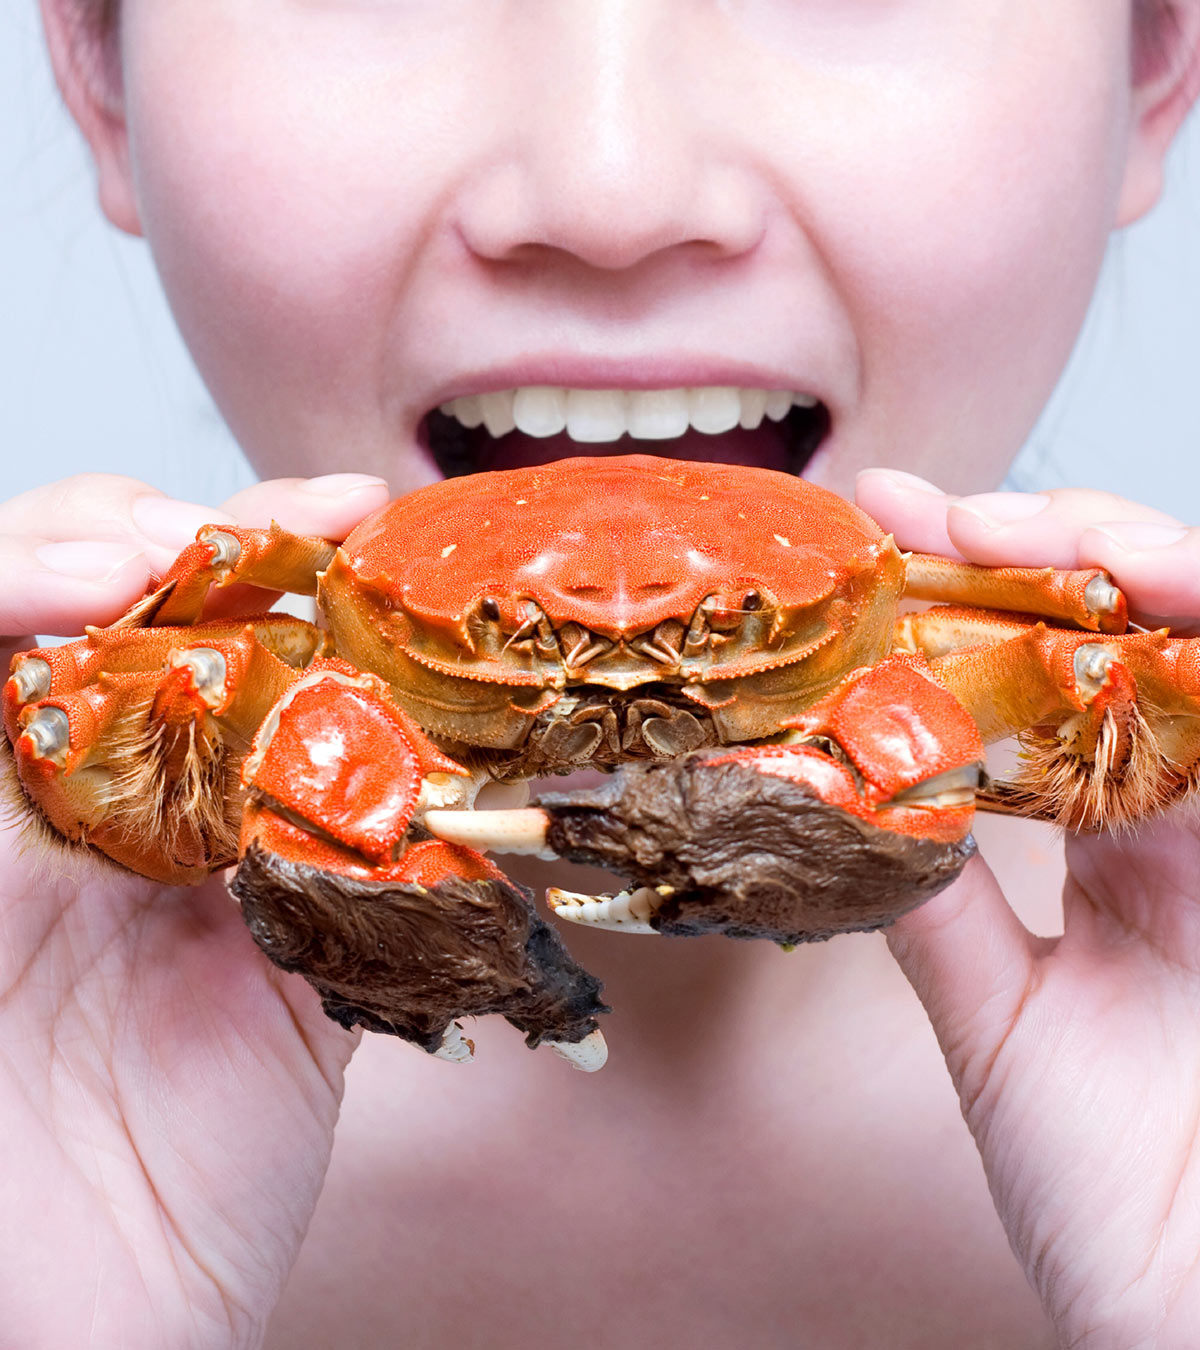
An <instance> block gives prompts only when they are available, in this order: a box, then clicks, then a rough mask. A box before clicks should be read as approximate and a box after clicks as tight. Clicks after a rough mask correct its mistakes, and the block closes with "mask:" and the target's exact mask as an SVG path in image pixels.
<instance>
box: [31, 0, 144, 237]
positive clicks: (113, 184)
mask: <svg viewBox="0 0 1200 1350" xmlns="http://www.w3.org/2000/svg"><path fill="white" fill-rule="evenodd" d="M41 9H42V23H43V24H44V26H45V30H46V44H47V46H48V48H49V51H50V61H51V64H52V65H53V67H54V76H55V79H56V80H57V81H58V87H59V91H60V92H61V94H62V96H63V101H64V102H65V103H66V105H67V108H68V110H69V111H70V113H71V116H72V117H73V118H74V119H75V122H76V124H77V125H78V127H79V129H80V131H81V132H82V133H83V136H84V139H85V140H86V141H87V143H88V145H89V146H90V147H91V151H92V158H93V159H94V161H95V164H96V176H97V191H98V195H99V199H100V208H101V210H102V211H103V212H104V214H105V215H106V216H107V217H108V219H109V220H110V221H112V223H113V224H114V225H116V226H117V227H118V229H122V230H125V231H126V232H127V233H128V234H141V232H142V228H141V221H140V219H139V216H138V208H137V198H136V194H135V192H134V187H133V174H132V168H131V164H130V158H129V136H128V128H127V125H126V121H125V103H124V98H123V95H122V88H121V64H120V55H119V51H118V38H117V24H116V19H115V18H114V17H113V9H114V7H113V6H112V5H110V4H106V3H99V2H98V0H41Z"/></svg>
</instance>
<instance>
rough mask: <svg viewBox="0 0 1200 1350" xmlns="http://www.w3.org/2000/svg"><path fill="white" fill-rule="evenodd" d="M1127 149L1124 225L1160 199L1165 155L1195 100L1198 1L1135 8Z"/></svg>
mask: <svg viewBox="0 0 1200 1350" xmlns="http://www.w3.org/2000/svg"><path fill="white" fill-rule="evenodd" d="M1134 8H1135V10H1136V9H1140V11H1141V13H1140V14H1139V15H1137V16H1135V19H1134V29H1135V31H1134V38H1133V46H1134V50H1133V57H1132V62H1131V65H1132V78H1133V98H1132V105H1131V109H1130V124H1129V148H1128V153H1127V157H1126V163H1125V179H1124V182H1123V184H1122V187H1121V196H1120V201H1119V205H1118V211H1117V221H1116V223H1117V225H1118V226H1121V225H1129V224H1132V223H1133V222H1134V221H1135V220H1138V219H1140V218H1141V217H1142V216H1144V215H1145V214H1146V212H1147V211H1149V210H1150V209H1151V207H1153V206H1154V204H1155V203H1156V202H1157V201H1158V199H1159V197H1160V195H1161V194H1162V186H1163V173H1164V164H1165V161H1166V156H1167V151H1168V150H1169V149H1170V147H1171V142H1172V141H1173V140H1174V138H1175V133H1176V132H1177V131H1178V130H1179V128H1180V126H1181V124H1182V123H1183V120H1184V118H1185V117H1186V116H1187V114H1188V111H1189V109H1190V108H1191V106H1192V104H1193V103H1194V102H1195V101H1196V98H1197V95H1200V0H1144V3H1142V4H1140V5H1139V4H1137V3H1135V6H1134Z"/></svg>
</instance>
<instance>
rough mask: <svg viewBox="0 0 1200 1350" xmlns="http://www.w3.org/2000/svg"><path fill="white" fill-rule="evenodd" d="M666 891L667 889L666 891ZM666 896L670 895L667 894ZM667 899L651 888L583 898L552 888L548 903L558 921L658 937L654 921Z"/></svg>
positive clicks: (575, 893)
mask: <svg viewBox="0 0 1200 1350" xmlns="http://www.w3.org/2000/svg"><path fill="white" fill-rule="evenodd" d="M664 889H666V888H664ZM667 894H668V895H669V894H670V891H669V890H667ZM663 899H664V896H663V895H661V894H660V893H659V892H657V891H653V890H651V889H650V887H649V886H640V887H638V889H637V890H636V891H622V892H621V893H620V894H619V895H580V894H578V893H577V892H575V891H563V890H559V888H558V887H557V886H551V887H550V888H549V890H547V892H546V903H547V904H548V905H549V906H550V908H551V909H552V910H553V911H554V916H555V918H558V919H566V920H568V922H570V923H578V924H583V925H584V926H585V927H587V928H607V929H610V930H619V931H620V932H622V933H657V932H658V929H657V928H654V927H652V926H651V924H650V920H651V918H652V917H653V916H654V915H655V914H656V913H657V912H658V910H659V909H660V908H661V907H662V902H663Z"/></svg>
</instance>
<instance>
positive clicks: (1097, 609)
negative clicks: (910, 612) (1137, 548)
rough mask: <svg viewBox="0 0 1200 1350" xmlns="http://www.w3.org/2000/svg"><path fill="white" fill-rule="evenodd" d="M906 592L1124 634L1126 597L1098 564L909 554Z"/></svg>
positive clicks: (926, 597) (1102, 631)
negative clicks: (1012, 563)
mask: <svg viewBox="0 0 1200 1350" xmlns="http://www.w3.org/2000/svg"><path fill="white" fill-rule="evenodd" d="M904 594H905V595H906V596H908V597H909V598H910V599H913V600H937V601H940V602H942V603H945V604H959V605H971V606H974V607H976V608H981V607H989V608H992V609H1001V610H1007V611H1011V612H1015V613H1018V614H1035V615H1037V616H1038V617H1039V618H1043V619H1055V620H1059V621H1065V622H1066V623H1071V624H1074V625H1075V626H1076V627H1078V628H1085V629H1088V630H1090V631H1091V632H1097V633H1123V632H1124V631H1125V629H1126V627H1127V626H1128V622H1129V610H1128V607H1127V605H1126V603H1125V596H1124V595H1123V594H1122V593H1121V591H1120V590H1118V588H1117V587H1116V586H1114V585H1113V582H1112V578H1111V577H1110V576H1109V575H1108V573H1107V572H1104V571H1102V570H1101V569H1100V568H1098V567H1093V568H1089V569H1086V570H1083V571H1078V572H1068V571H1063V570H1060V569H1058V568H1054V567H978V566H976V565H975V564H973V563H966V562H958V561H956V560H955V559H953V558H939V557H936V556H934V555H933V554H929V553H913V554H911V555H910V556H909V558H908V561H907V564H906V571H905V581H904Z"/></svg>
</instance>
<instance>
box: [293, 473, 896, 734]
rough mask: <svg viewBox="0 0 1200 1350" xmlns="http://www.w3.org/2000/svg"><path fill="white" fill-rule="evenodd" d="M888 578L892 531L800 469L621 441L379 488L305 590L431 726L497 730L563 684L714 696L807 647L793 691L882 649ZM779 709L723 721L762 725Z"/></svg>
mask: <svg viewBox="0 0 1200 1350" xmlns="http://www.w3.org/2000/svg"><path fill="white" fill-rule="evenodd" d="M903 580H904V563H903V559H902V557H901V555H900V554H899V553H898V552H897V550H896V548H895V545H894V543H893V542H892V540H891V538H890V536H885V535H884V534H883V532H882V531H881V530H880V529H879V527H878V526H877V525H876V524H875V523H874V521H872V520H871V519H870V517H868V516H867V515H865V514H864V513H863V512H862V511H859V510H858V509H857V508H856V507H854V506H852V505H850V504H849V503H847V502H845V501H843V500H842V499H841V498H839V497H837V496H835V495H834V494H833V493H830V492H827V491H826V490H825V489H823V488H820V487H817V486H816V485H815V484H812V483H808V482H806V481H804V480H802V479H789V478H784V477H782V476H781V475H780V474H778V473H773V472H770V471H768V470H762V469H748V468H744V467H740V466H731V465H722V464H685V463H678V464H676V463H671V462H669V461H663V460H660V459H654V458H650V457H648V456H641V455H632V456H627V457H613V458H611V459H607V460H604V461H597V460H586V461H584V460H581V461H579V464H578V468H575V467H574V466H573V464H572V462H570V461H559V462H557V463H555V464H554V465H552V466H550V467H548V468H544V469H543V468H531V469H516V470H510V471H507V472H501V473H491V474H487V475H479V476H476V477H472V478H468V479H451V480H448V481H445V482H441V483H436V484H433V485H431V486H430V487H427V488H424V489H422V490H420V491H419V492H416V493H414V494H412V495H410V496H408V497H404V498H401V499H400V500H398V501H394V502H392V503H391V504H389V505H388V506H386V507H385V508H384V509H383V510H382V511H380V512H378V513H377V514H376V515H374V516H372V517H370V518H369V519H368V520H366V521H364V522H363V524H361V525H360V526H359V527H358V528H357V529H356V530H355V531H354V532H353V533H352V534H351V535H350V536H349V538H348V539H347V540H346V542H345V544H344V545H343V547H342V548H341V549H340V550H339V552H338V554H337V556H336V558H335V559H334V561H333V563H331V565H330V566H329V568H328V569H327V571H326V573H325V574H324V576H323V578H322V581H321V590H320V594H321V598H322V603H323V606H324V608H325V610H326V613H327V614H328V615H329V620H330V625H331V628H332V629H333V632H334V637H335V640H336V643H337V648H338V651H339V653H340V654H341V655H342V656H343V657H346V658H347V659H349V660H351V661H353V662H355V663H356V664H358V665H360V666H363V667H365V668H368V669H372V670H375V671H378V672H379V673H380V674H382V675H383V676H384V678H385V679H387V680H389V682H391V683H392V685H393V687H394V688H395V689H396V690H397V695H398V697H400V698H401V701H407V702H408V703H409V704H410V710H411V711H413V713H414V714H415V715H416V716H417V717H418V719H419V720H420V721H421V722H422V724H423V725H426V726H427V727H429V728H430V729H431V730H434V731H435V732H438V733H441V734H443V735H449V736H452V737H453V738H454V739H460V740H464V741H470V742H471V743H473V744H479V745H493V746H496V745H506V744H514V743H516V742H517V741H519V739H520V737H521V735H522V734H523V728H524V727H525V726H526V725H527V723H528V720H529V718H530V717H531V716H533V715H536V713H537V712H539V711H541V710H543V709H544V708H546V707H548V706H549V705H550V704H551V703H553V701H554V698H555V696H556V695H555V693H554V691H559V690H562V689H564V688H566V687H568V686H571V685H579V684H589V685H600V686H607V687H609V688H615V689H630V688H633V687H635V686H637V685H640V684H647V683H654V682H662V681H666V682H668V683H673V684H677V685H682V686H684V688H685V692H686V694H687V696H688V697H689V698H692V699H694V700H695V701H696V702H698V703H703V704H705V705H706V706H709V707H719V706H721V705H722V704H725V703H728V702H730V700H731V698H733V692H732V691H733V685H734V683H735V682H736V683H737V684H738V686H739V688H740V689H742V690H743V692H745V693H749V692H750V686H748V685H747V684H746V681H747V679H748V678H749V677H757V680H758V682H759V684H760V685H762V686H763V688H762V690H761V692H762V694H763V696H764V698H766V699H767V700H768V701H770V698H771V695H772V693H775V694H776V695H777V694H778V693H779V692H782V687H781V688H776V686H779V678H778V676H779V675H780V674H782V672H783V670H784V668H786V667H791V666H794V665H795V664H796V663H797V662H799V661H802V660H805V659H806V658H807V659H808V665H807V666H806V674H805V678H804V681H803V685H804V689H805V694H804V698H803V702H804V703H808V702H811V701H812V700H813V698H814V697H817V696H819V695H820V694H821V693H823V692H824V691H825V690H826V689H828V688H830V687H832V685H833V684H834V683H836V681H837V680H838V679H840V678H841V676H842V675H843V674H844V673H845V672H846V671H847V670H849V669H852V668H853V667H855V666H858V665H868V664H871V663H872V662H874V661H876V660H878V659H879V658H880V657H881V656H882V655H884V653H885V652H886V651H887V650H888V648H889V645H890V638H891V632H890V629H891V619H892V616H893V615H894V613H895V609H896V605H897V602H898V597H899V594H900V591H901V589H902V587H903ZM702 609H703V614H702V615H701V611H702ZM698 616H701V619H702V623H701V626H702V627H703V628H704V630H705V632H704V634H703V641H701V640H699V638H697V639H696V640H695V641H693V640H692V636H691V635H694V634H695V633H696V631H697V622H698ZM656 634H657V635H659V636H660V637H662V641H656V638H655V635H656ZM822 649H824V650H822ZM580 651H584V652H586V653H589V656H588V659H587V660H586V661H581V662H580V663H579V664H578V665H573V664H572V659H571V657H572V653H573V652H574V653H579V652H580ZM673 655H674V656H677V657H678V658H679V659H678V660H677V661H672V659H671V658H672V656H673ZM773 673H775V676H776V678H773ZM481 684H485V685H486V684H491V685H494V686H495V689H494V690H492V691H491V692H490V693H489V692H487V691H485V690H483V689H481V688H480V685H481ZM795 684H796V677H795V674H794V673H792V672H789V673H788V674H787V675H786V676H784V685H785V686H794V685H795ZM435 686H436V692H433V691H434V687H435ZM782 711H783V710H781V709H780V707H779V706H778V704H776V706H775V707H774V708H773V709H771V710H770V712H769V714H768V713H767V712H766V711H764V712H763V713H762V715H760V716H756V717H755V718H754V719H753V721H754V725H753V726H750V725H746V726H743V727H740V728H738V729H737V730H736V731H735V738H736V739H746V738H748V737H749V736H761V735H765V734H769V733H770V732H772V731H774V730H777V728H778V725H779V718H780V716H781V714H782Z"/></svg>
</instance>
